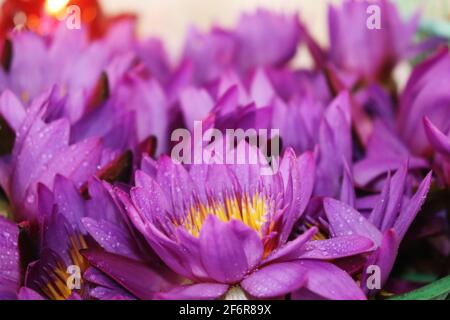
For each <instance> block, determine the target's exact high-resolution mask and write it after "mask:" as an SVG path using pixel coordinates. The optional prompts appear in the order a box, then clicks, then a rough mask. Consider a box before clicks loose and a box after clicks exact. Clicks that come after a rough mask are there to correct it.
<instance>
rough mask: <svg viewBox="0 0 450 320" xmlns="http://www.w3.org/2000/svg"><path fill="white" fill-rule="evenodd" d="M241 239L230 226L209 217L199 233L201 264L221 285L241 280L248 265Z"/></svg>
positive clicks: (213, 217)
mask: <svg viewBox="0 0 450 320" xmlns="http://www.w3.org/2000/svg"><path fill="white" fill-rule="evenodd" d="M241 240H242V239H241V238H240V237H239V235H238V234H237V232H236V230H234V228H233V226H232V224H229V223H224V222H221V221H219V219H218V218H217V217H215V216H213V215H209V216H208V217H207V218H206V221H205V222H204V224H203V226H202V229H201V231H200V252H201V259H202V264H203V266H204V268H205V270H206V271H207V272H208V274H209V276H210V277H211V278H212V279H214V280H216V281H218V282H222V283H235V282H237V281H239V280H241V279H242V278H243V277H244V275H245V274H246V272H247V271H249V270H248V269H249V265H248V262H247V256H246V253H245V250H244V247H243V245H242V243H241Z"/></svg>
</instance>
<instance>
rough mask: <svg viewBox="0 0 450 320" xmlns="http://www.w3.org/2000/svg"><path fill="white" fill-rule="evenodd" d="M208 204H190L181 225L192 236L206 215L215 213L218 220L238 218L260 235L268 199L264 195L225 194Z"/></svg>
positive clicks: (198, 230) (196, 234)
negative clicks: (221, 198)
mask: <svg viewBox="0 0 450 320" xmlns="http://www.w3.org/2000/svg"><path fill="white" fill-rule="evenodd" d="M209 202H210V203H209V204H206V205H205V204H203V203H198V204H194V205H193V206H191V208H190V209H189V211H188V214H187V217H186V219H185V220H184V221H183V223H182V225H183V226H184V228H185V229H186V230H187V231H188V232H189V233H190V234H192V235H193V236H195V237H198V236H199V234H200V230H201V228H202V226H203V223H204V222H205V220H206V218H207V217H208V215H211V214H212V215H215V216H216V217H217V218H218V219H219V220H221V221H223V222H228V221H231V220H233V219H234V220H239V221H242V222H243V223H244V224H246V225H247V226H249V227H250V228H252V229H253V230H255V231H256V232H258V233H259V234H260V236H262V230H261V229H262V226H263V225H264V223H265V222H266V221H267V219H266V214H267V212H268V209H269V208H268V206H269V204H268V200H267V198H266V197H265V196H262V195H260V194H258V193H257V194H255V195H253V196H252V197H250V196H249V195H248V194H244V195H243V196H241V197H239V196H237V195H233V196H227V197H225V199H224V201H220V200H210V201H209Z"/></svg>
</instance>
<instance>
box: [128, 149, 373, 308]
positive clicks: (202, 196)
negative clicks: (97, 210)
mask: <svg viewBox="0 0 450 320" xmlns="http://www.w3.org/2000/svg"><path fill="white" fill-rule="evenodd" d="M259 169H260V168H259V166H258V165H193V166H192V167H191V168H190V170H189V171H187V170H186V169H185V168H184V167H183V166H181V165H176V164H174V163H173V162H172V160H171V159H170V158H167V157H163V158H161V159H160V160H159V161H158V162H157V163H152V162H150V163H146V164H144V170H145V171H146V172H144V171H138V172H137V173H136V187H135V188H133V189H132V190H131V192H130V198H124V197H122V201H124V203H125V206H126V207H127V210H128V214H129V216H130V218H131V220H132V221H133V223H134V224H135V226H136V227H137V228H138V229H139V230H140V231H141V233H142V234H143V235H144V237H145V238H146V240H147V241H148V243H149V244H150V245H151V246H152V248H153V249H154V250H155V251H156V253H157V254H158V255H159V256H160V258H161V259H162V260H163V261H164V262H165V263H166V264H167V265H168V266H169V267H170V268H171V269H172V270H173V271H175V272H176V273H177V274H179V275H180V276H182V277H183V278H186V279H187V281H188V282H189V283H190V284H188V285H185V286H181V287H179V288H177V289H174V290H171V291H168V292H164V293H161V294H160V298H163V299H216V298H219V297H223V296H226V295H227V293H228V294H232V293H233V292H235V290H237V292H240V293H241V294H242V290H243V291H244V292H245V294H247V295H249V296H252V297H257V298H269V297H277V296H282V295H284V294H287V293H289V292H293V291H295V290H297V289H299V288H302V287H307V288H308V289H309V290H311V291H313V292H316V293H317V294H319V295H322V296H323V297H326V298H329V299H340V298H341V299H342V298H344V299H345V298H357V299H363V298H364V295H363V294H362V292H361V291H360V290H359V289H358V288H357V287H356V285H355V283H354V281H353V280H352V279H351V278H350V277H349V276H348V275H347V274H346V273H345V272H343V271H342V270H339V268H337V267H335V266H334V265H333V264H331V263H329V262H327V261H328V260H330V259H333V258H337V257H344V256H349V255H354V254H358V253H361V252H367V251H368V250H370V249H371V248H372V247H373V243H372V241H370V240H368V239H366V238H364V237H360V236H343V237H336V238H333V239H329V240H325V241H311V239H312V237H313V236H314V234H315V233H316V231H317V230H316V229H315V228H312V229H310V230H308V231H307V232H305V233H304V234H302V235H300V236H299V237H297V238H296V239H295V240H292V241H288V239H289V235H290V232H291V230H292V227H293V225H294V223H295V222H296V221H297V220H298V218H299V217H300V216H301V215H302V213H303V212H304V210H305V208H306V206H307V205H308V200H309V198H310V196H311V193H312V190H313V183H314V159H313V157H312V154H310V153H306V154H303V155H302V156H300V157H299V158H296V157H295V156H294V154H293V153H292V151H288V152H287V153H286V154H285V156H284V158H283V160H282V163H281V167H280V171H279V172H278V173H276V174H274V175H273V176H266V177H264V176H261V175H260V174H259ZM318 270H320V272H318ZM325 279H326V280H325ZM325 281H326V282H327V284H326V285H324V282H325ZM344 288H345V289H344Z"/></svg>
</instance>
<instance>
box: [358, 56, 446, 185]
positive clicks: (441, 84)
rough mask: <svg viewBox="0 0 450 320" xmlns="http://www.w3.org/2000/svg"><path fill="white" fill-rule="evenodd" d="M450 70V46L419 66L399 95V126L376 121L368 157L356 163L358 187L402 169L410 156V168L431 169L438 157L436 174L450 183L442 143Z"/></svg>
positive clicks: (444, 130)
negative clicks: (389, 172) (432, 163)
mask: <svg viewBox="0 0 450 320" xmlns="http://www.w3.org/2000/svg"><path fill="white" fill-rule="evenodd" d="M449 71H450V55H449V54H448V49H447V48H442V49H441V50H439V51H438V52H437V53H436V54H435V55H434V56H432V57H431V58H429V59H427V60H425V61H424V62H422V63H420V64H419V65H418V66H416V68H415V69H414V71H413V73H412V74H411V77H410V79H409V81H408V83H407V85H406V87H405V89H404V91H403V92H402V94H401V96H400V102H399V105H400V108H399V111H398V114H397V119H396V122H395V125H396V126H395V127H393V126H392V123H391V125H389V124H388V123H387V122H386V121H375V124H374V128H373V132H372V136H371V138H370V139H369V142H368V144H367V146H366V154H365V157H364V158H363V159H362V160H361V161H359V162H358V163H356V164H355V167H354V174H355V181H356V183H357V184H358V185H360V186H366V185H368V184H369V183H371V182H373V181H374V180H375V179H376V178H378V177H380V176H382V175H383V174H386V173H387V172H388V171H389V170H391V171H392V170H396V169H398V168H399V167H400V166H401V165H402V162H404V161H405V160H406V159H409V165H410V169H412V170H417V169H424V168H429V167H430V166H431V164H430V163H431V162H430V161H428V160H431V161H433V160H435V163H436V173H437V174H438V175H439V176H441V177H442V178H441V180H442V182H443V183H446V182H447V181H448V180H447V178H446V177H447V175H448V168H447V166H448V165H447V161H446V160H445V159H446V156H445V152H444V154H443V153H442V152H443V151H444V150H445V147H443V145H442V143H444V144H445V142H444V141H445V139H444V137H443V136H445V135H446V133H447V132H448V130H449V129H450V120H449V119H450V108H449V106H450V95H449V94H448V90H447V89H448V88H450V77H449V76H448V73H449ZM425 117H426V118H427V119H426V120H424V118H425ZM385 119H386V118H385ZM439 132H440V133H441V134H439Z"/></svg>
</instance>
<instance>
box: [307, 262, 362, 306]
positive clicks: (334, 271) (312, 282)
mask: <svg viewBox="0 0 450 320" xmlns="http://www.w3.org/2000/svg"><path fill="white" fill-rule="evenodd" d="M300 265H301V266H302V267H303V268H306V270H307V271H306V272H307V275H308V281H307V283H306V288H307V289H309V290H310V291H312V292H314V293H315V294H318V295H320V296H322V297H324V298H326V299H331V300H365V299H366V297H365V295H364V293H363V292H362V290H361V289H360V288H359V287H358V285H357V284H356V282H355V281H354V280H353V279H352V278H351V277H350V276H349V275H348V274H347V273H345V272H344V271H342V270H341V269H339V268H338V267H336V266H335V265H333V264H331V263H327V262H320V261H309V260H302V261H301V262H300Z"/></svg>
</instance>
